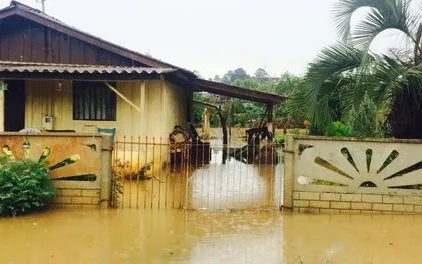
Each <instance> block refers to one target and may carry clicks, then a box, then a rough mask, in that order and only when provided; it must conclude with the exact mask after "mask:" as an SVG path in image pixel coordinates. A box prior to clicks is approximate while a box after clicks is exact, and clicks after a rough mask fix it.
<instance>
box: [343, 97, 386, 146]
mask: <svg viewBox="0 0 422 264" xmlns="http://www.w3.org/2000/svg"><path fill="white" fill-rule="evenodd" d="M348 123H349V126H350V130H351V134H352V136H354V137H359V138H365V137H366V138H376V137H383V134H384V133H383V132H382V129H380V127H379V126H378V125H377V106H376V105H375V103H374V101H372V99H371V97H369V95H368V94H365V96H364V97H363V101H362V102H361V103H360V105H359V106H358V108H357V109H355V108H352V110H351V114H350V117H349V122H348Z"/></svg>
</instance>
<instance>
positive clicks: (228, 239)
mask: <svg viewBox="0 0 422 264" xmlns="http://www.w3.org/2000/svg"><path fill="white" fill-rule="evenodd" d="M421 220H422V216H409V215H408V216H398V215H397V216H388V215H351V216H347V215H331V216H329V215H298V214H281V213H280V212H274V211H236V212H223V211H219V212H209V211H207V212H204V211H183V210H136V209H118V210H103V211H101V210H84V211H81V210H63V209H61V210H55V211H50V212H44V213H40V214H37V215H31V216H24V217H19V218H3V219H0V237H1V238H2V243H1V245H0V263H18V264H21V263H31V264H32V263H33V264H45V263H64V264H66V263H105V264H107V263H192V264H196V263H242V264H243V263H289V264H290V263H420V246H419V245H420V243H421V242H422V231H421V230H422V221H421Z"/></svg>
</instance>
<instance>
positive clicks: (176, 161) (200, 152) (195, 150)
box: [170, 124, 211, 166]
mask: <svg viewBox="0 0 422 264" xmlns="http://www.w3.org/2000/svg"><path fill="white" fill-rule="evenodd" d="M170 153H171V165H172V166H174V165H180V164H182V163H183V162H186V163H190V164H209V162H210V161H211V148H210V143H208V142H203V141H202V140H201V139H200V137H199V135H198V133H197V132H196V130H195V127H194V126H193V125H192V124H191V125H190V126H189V130H184V129H183V128H182V127H181V126H175V127H174V130H173V132H171V133H170Z"/></svg>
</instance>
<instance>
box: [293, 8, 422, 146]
mask: <svg viewBox="0 0 422 264" xmlns="http://www.w3.org/2000/svg"><path fill="white" fill-rule="evenodd" d="M415 4H417V1H412V0H339V1H338V2H337V3H336V4H335V6H334V23H335V25H336V27H337V30H338V33H339V37H340V39H341V40H340V41H339V42H338V43H337V44H335V45H333V46H331V47H328V48H325V49H324V50H322V51H321V53H320V54H319V55H318V57H317V58H316V59H315V61H313V62H312V63H310V65H309V67H308V71H307V74H306V76H305V80H306V82H307V84H308V88H307V89H306V90H305V91H304V92H302V93H298V94H297V95H296V100H293V101H292V103H291V109H292V110H294V111H305V112H306V114H307V117H308V118H309V119H310V120H311V124H312V125H313V129H314V130H316V131H318V132H322V131H323V130H324V128H325V127H326V126H327V125H328V124H329V123H330V122H332V121H334V120H339V119H340V118H345V117H346V116H347V115H348V112H349V111H350V109H351V108H352V107H353V106H356V105H358V104H359V102H360V101H361V100H362V98H363V96H364V95H365V93H368V94H369V95H370V96H371V97H372V98H373V100H374V101H375V102H376V103H377V104H378V106H379V107H380V108H381V107H382V108H384V109H388V114H387V122H388V124H389V125H390V126H391V134H392V136H394V137H398V138H422V67H421V63H422V48H421V36H422V24H421V19H422V16H421V14H420V13H419V12H418V11H419V10H420V8H415V6H414V5H415ZM358 10H359V11H364V15H363V16H362V18H361V19H360V20H359V22H358V23H357V24H356V26H354V27H353V29H352V26H351V24H352V23H351V21H352V16H353V15H354V14H355V13H356V12H357V11H358ZM387 30H389V31H391V32H394V33H395V34H397V36H401V37H402V38H403V40H404V41H403V42H404V43H405V44H404V45H403V48H401V49H394V50H393V49H390V50H389V51H388V52H385V53H383V54H378V53H373V52H371V50H370V47H371V44H373V42H374V40H375V39H377V38H378V37H379V36H380V34H383V33H384V32H385V31H387ZM299 103H300V105H299Z"/></svg>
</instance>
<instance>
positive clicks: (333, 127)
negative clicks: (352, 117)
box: [324, 121, 350, 137]
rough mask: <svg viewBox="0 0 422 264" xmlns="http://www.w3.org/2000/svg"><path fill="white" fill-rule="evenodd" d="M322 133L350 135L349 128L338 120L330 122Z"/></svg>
mask: <svg viewBox="0 0 422 264" xmlns="http://www.w3.org/2000/svg"><path fill="white" fill-rule="evenodd" d="M324 135H325V136H327V137H348V136H350V128H349V127H348V126H346V125H345V124H343V123H341V122H339V121H336V122H332V123H331V124H330V125H329V126H328V127H327V129H326V130H325V133H324Z"/></svg>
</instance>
